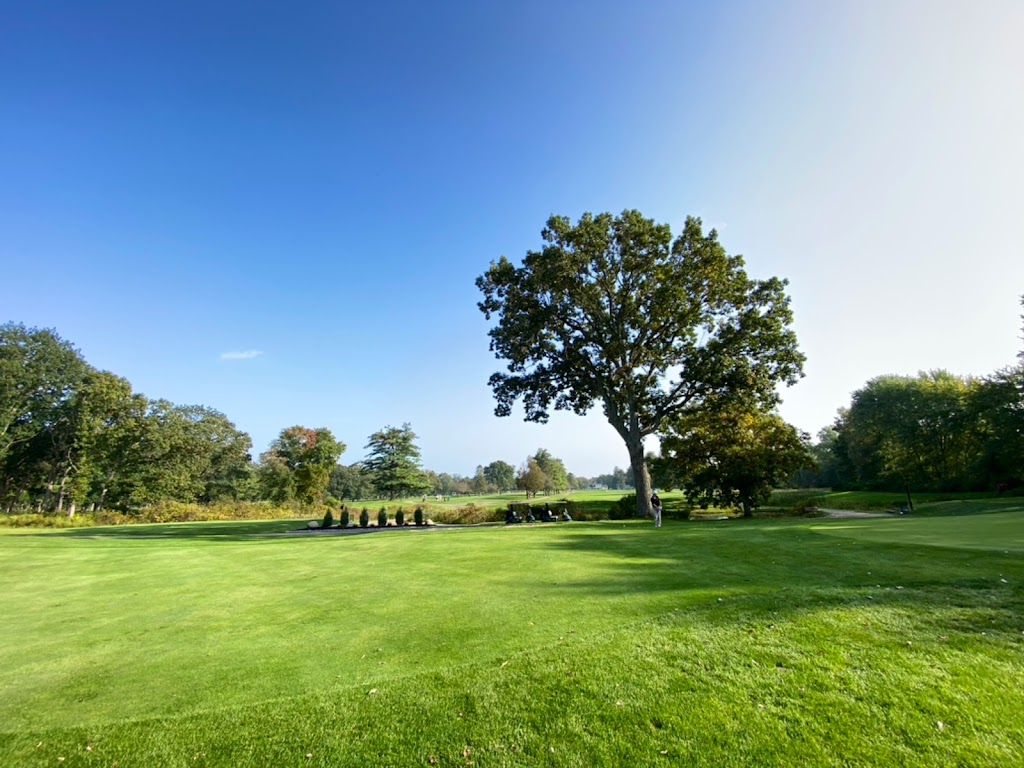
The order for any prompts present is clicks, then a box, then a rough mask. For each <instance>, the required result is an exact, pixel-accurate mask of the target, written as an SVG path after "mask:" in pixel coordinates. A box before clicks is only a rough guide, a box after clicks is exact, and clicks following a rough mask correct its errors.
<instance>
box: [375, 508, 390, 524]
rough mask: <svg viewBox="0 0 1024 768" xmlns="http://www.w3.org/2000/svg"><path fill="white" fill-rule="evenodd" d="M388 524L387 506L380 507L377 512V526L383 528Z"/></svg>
mask: <svg viewBox="0 0 1024 768" xmlns="http://www.w3.org/2000/svg"><path fill="white" fill-rule="evenodd" d="M387 524H388V509H387V507H381V508H380V512H378V513H377V527H378V528H385V527H387Z"/></svg>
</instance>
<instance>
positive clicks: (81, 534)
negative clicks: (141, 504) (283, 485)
mask: <svg viewBox="0 0 1024 768" xmlns="http://www.w3.org/2000/svg"><path fill="white" fill-rule="evenodd" d="M307 522H308V520H307V519H302V520H225V521H213V522H201V523H139V524H136V525H116V526H96V527H94V528H68V529H64V530H61V531H54V532H48V533H47V534H46V535H47V536H60V537H67V538H72V539H218V540H225V541H227V540H246V539H252V538H253V537H258V536H266V535H270V534H279V533H287V532H289V531H302V530H305V528H306V523H307Z"/></svg>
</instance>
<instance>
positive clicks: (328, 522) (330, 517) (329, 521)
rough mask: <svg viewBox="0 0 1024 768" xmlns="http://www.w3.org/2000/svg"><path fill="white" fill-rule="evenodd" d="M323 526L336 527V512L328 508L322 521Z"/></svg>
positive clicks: (321, 525)
mask: <svg viewBox="0 0 1024 768" xmlns="http://www.w3.org/2000/svg"><path fill="white" fill-rule="evenodd" d="M320 527H321V528H333V527H334V513H333V512H331V510H329V509H328V510H327V512H325V513H324V519H323V520H322V521H321V523H320Z"/></svg>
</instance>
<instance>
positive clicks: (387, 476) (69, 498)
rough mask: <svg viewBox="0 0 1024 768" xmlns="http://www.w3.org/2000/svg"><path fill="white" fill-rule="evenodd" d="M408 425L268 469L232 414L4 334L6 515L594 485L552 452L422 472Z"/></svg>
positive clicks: (272, 458)
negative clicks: (357, 451)
mask: <svg viewBox="0 0 1024 768" xmlns="http://www.w3.org/2000/svg"><path fill="white" fill-rule="evenodd" d="M416 440H417V436H416V434H415V433H414V432H413V430H412V427H411V426H410V425H409V424H403V425H402V426H401V427H391V426H388V427H385V428H384V429H382V430H380V431H378V432H375V433H374V434H372V435H370V437H369V440H368V442H367V445H366V449H367V458H366V459H365V460H364V461H361V462H357V463H354V464H349V465H347V466H346V465H343V464H340V463H339V460H340V458H341V456H342V454H343V453H344V452H345V450H346V446H345V444H344V443H343V442H341V441H339V440H338V439H337V438H336V437H335V436H334V435H333V434H332V433H331V431H330V430H329V429H325V428H309V427H304V426H293V427H288V428H286V429H283V430H282V431H281V433H280V434H279V436H278V437H277V438H276V439H275V440H274V441H273V442H272V443H271V444H270V446H269V447H268V449H267V450H266V451H265V452H264V453H262V454H261V455H260V456H259V458H258V460H257V461H254V460H253V458H252V440H251V439H250V437H249V435H247V434H246V433H245V432H243V431H241V430H239V429H238V428H237V427H236V426H235V424H234V423H233V422H232V421H231V420H230V419H228V417H227V416H225V415H224V414H223V413H221V412H219V411H217V410H215V409H213V408H209V407H206V406H202V405H177V404H175V403H172V402H170V401H168V400H163V399H155V400H153V399H149V398H147V397H146V396H145V395H142V394H140V393H138V392H134V391H133V390H132V386H131V384H130V383H129V382H128V380H127V379H125V378H123V377H120V376H117V375H115V374H113V373H110V372H107V371H100V370H97V369H95V368H94V367H92V366H91V365H89V364H88V363H87V362H86V361H85V359H84V358H83V357H82V355H81V353H80V351H79V350H78V349H77V348H76V347H75V346H74V345H73V344H72V343H70V342H68V341H66V340H65V339H63V338H61V337H60V335H59V334H58V333H57V332H56V331H54V330H52V329H40V328H28V327H26V326H24V325H22V324H17V323H7V324H4V325H0V509H3V510H4V511H6V512H15V511H34V512H47V513H63V514H67V515H71V516H73V515H75V513H76V511H80V510H86V511H99V510H105V509H113V510H118V511H131V510H134V509H139V508H141V507H145V506H147V505H150V504H153V503H156V502H160V501H181V502H198V503H204V504H208V503H216V502H220V501H268V502H272V503H275V504H288V503H298V504H311V503H320V502H323V501H325V500H333V501H341V500H354V499H365V498H387V499H392V498H400V497H408V496H415V495H420V494H423V495H427V494H429V495H444V496H453V495H460V494H469V493H490V492H495V491H511V490H522V491H525V492H526V493H527V494H536V493H542V492H549V493H551V492H562V491H569V490H573V489H576V488H581V487H589V485H590V484H591V483H592V481H590V480H588V479H586V478H582V477H577V476H574V475H573V474H572V473H570V472H567V471H566V468H565V465H564V463H563V462H562V461H561V460H560V459H558V458H556V457H554V456H552V455H551V453H550V452H549V451H547V450H545V449H543V448H541V449H539V450H538V451H537V452H536V454H534V455H533V456H530V457H528V458H527V459H526V460H525V461H524V462H523V464H522V465H521V466H520V467H519V468H518V469H517V468H516V467H514V466H512V465H511V464H509V463H507V462H505V461H493V462H491V463H490V464H487V465H486V466H484V465H481V466H479V467H477V470H476V473H475V474H474V475H473V476H470V477H463V476H459V475H451V474H446V473H437V472H433V471H430V470H425V469H423V468H422V466H421V457H420V449H419V446H418V445H417V442H416Z"/></svg>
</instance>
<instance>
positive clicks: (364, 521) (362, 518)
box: [359, 507, 370, 528]
mask: <svg viewBox="0 0 1024 768" xmlns="http://www.w3.org/2000/svg"><path fill="white" fill-rule="evenodd" d="M369 526H370V510H368V509H367V508H366V507H363V511H362V512H360V513H359V527H360V528H368V527H369Z"/></svg>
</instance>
